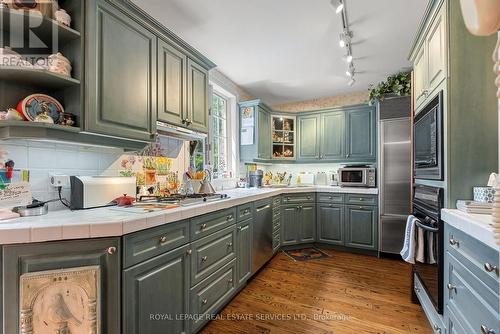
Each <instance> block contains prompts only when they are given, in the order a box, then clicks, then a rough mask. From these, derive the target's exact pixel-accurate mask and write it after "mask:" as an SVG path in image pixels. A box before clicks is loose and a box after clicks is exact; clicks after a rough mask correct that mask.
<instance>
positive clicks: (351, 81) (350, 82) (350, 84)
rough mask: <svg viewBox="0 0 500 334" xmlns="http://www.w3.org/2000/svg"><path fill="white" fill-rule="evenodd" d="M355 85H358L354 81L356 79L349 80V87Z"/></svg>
mask: <svg viewBox="0 0 500 334" xmlns="http://www.w3.org/2000/svg"><path fill="white" fill-rule="evenodd" d="M355 83H356V80H354V78H353V77H351V79H349V81H348V82H347V84H348V85H349V86H352V85H354V84H355Z"/></svg>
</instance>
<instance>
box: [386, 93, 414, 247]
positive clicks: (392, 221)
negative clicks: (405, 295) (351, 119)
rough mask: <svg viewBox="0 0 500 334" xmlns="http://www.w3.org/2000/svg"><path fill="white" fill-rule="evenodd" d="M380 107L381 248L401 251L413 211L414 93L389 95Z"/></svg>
mask: <svg viewBox="0 0 500 334" xmlns="http://www.w3.org/2000/svg"><path fill="white" fill-rule="evenodd" d="M377 107H378V108H377V109H378V120H379V121H378V127H379V128H378V136H379V138H378V139H379V140H378V143H379V144H378V145H379V161H378V180H379V182H378V184H379V215H380V217H379V224H380V225H379V231H380V232H379V238H380V240H379V245H380V246H379V251H380V252H383V253H392V254H398V253H399V252H400V251H401V248H402V247H403V241H404V234H405V226H406V219H407V217H408V215H409V214H410V212H411V210H410V203H411V187H412V176H411V118H410V114H411V112H410V110H411V106H410V97H396V98H389V99H385V100H383V101H381V102H379V103H378V106H377Z"/></svg>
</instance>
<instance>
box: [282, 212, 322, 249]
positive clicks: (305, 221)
mask: <svg viewBox="0 0 500 334" xmlns="http://www.w3.org/2000/svg"><path fill="white" fill-rule="evenodd" d="M315 239H316V205H315V204H314V203H312V204H304V205H285V206H283V207H282V223H281V240H282V241H281V244H282V245H283V246H286V245H294V244H299V243H308V242H311V243H312V242H314V241H315Z"/></svg>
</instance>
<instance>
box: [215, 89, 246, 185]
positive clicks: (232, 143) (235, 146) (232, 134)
mask: <svg viewBox="0 0 500 334" xmlns="http://www.w3.org/2000/svg"><path fill="white" fill-rule="evenodd" d="M210 86H211V89H210V121H209V132H208V139H207V141H208V142H209V144H210V149H209V152H208V154H207V156H208V161H209V162H210V164H211V165H213V155H212V154H213V152H212V140H213V133H214V132H213V119H212V103H213V100H212V95H213V94H217V95H219V96H220V97H222V98H224V99H225V100H226V102H227V104H226V105H227V115H226V123H227V124H226V131H227V133H226V136H227V145H226V150H227V152H226V156H227V173H228V175H227V176H226V177H222V178H220V177H218V178H217V179H218V180H224V179H234V178H236V177H237V176H238V160H239V136H238V124H239V122H238V120H239V118H238V110H237V108H238V105H237V97H236V95H235V94H233V93H231V92H229V91H228V90H227V89H225V88H223V87H222V86H221V85H218V84H217V83H215V82H213V81H210Z"/></svg>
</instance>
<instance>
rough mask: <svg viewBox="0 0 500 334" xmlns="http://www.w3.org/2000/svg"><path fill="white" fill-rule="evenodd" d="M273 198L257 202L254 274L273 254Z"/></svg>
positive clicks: (253, 259)
mask: <svg viewBox="0 0 500 334" xmlns="http://www.w3.org/2000/svg"><path fill="white" fill-rule="evenodd" d="M272 203H273V202H272V199H264V200H260V201H257V202H256V203H255V215H254V219H253V223H254V225H253V244H252V274H254V273H256V272H257V271H258V270H259V269H260V268H262V266H264V264H266V262H267V261H269V260H270V259H271V258H272V256H273V204H272Z"/></svg>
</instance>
